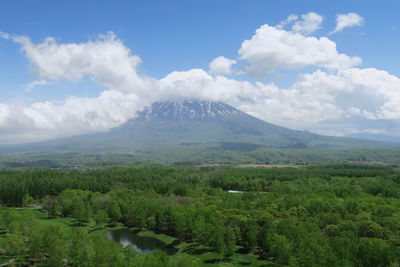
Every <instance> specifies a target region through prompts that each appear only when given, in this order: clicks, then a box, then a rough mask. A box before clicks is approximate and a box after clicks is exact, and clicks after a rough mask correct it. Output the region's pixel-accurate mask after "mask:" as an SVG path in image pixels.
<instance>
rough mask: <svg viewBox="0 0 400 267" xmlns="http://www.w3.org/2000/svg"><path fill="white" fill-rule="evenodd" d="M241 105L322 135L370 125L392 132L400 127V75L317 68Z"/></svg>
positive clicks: (278, 121) (245, 108) (356, 69)
mask: <svg viewBox="0 0 400 267" xmlns="http://www.w3.org/2000/svg"><path fill="white" fill-rule="evenodd" d="M239 107H240V108H241V109H243V110H245V111H247V112H249V113H251V114H253V115H255V116H257V117H259V118H262V119H265V120H267V121H270V122H273V123H276V124H280V125H284V126H287V127H292V128H297V129H308V130H314V131H317V132H320V133H329V134H333V133H335V134H338V135H339V134H344V133H354V132H356V131H363V130H365V129H371V127H372V126H376V127H379V129H380V131H389V132H390V131H391V132H393V131H398V130H399V128H400V127H399V126H400V125H399V124H398V122H399V121H400V78H399V77H396V76H394V75H391V74H389V73H387V72H386V71H382V70H377V69H374V68H368V69H358V68H352V69H346V70H339V71H338V72H337V73H331V74H329V73H326V72H324V71H321V70H317V71H315V72H313V73H311V74H304V75H302V76H300V78H299V79H298V80H297V81H296V82H295V83H294V84H293V85H292V86H291V87H290V88H288V89H280V88H276V89H275V90H269V91H266V90H265V91H263V96H261V97H258V98H256V99H255V102H254V103H243V104H240V106H239ZM394 129H395V130H394Z"/></svg>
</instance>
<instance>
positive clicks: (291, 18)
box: [276, 14, 299, 30]
mask: <svg viewBox="0 0 400 267" xmlns="http://www.w3.org/2000/svg"><path fill="white" fill-rule="evenodd" d="M298 19H299V16H297V15H296V14H291V15H289V16H288V17H287V18H286V19H285V20H283V21H281V22H280V23H279V24H278V25H276V28H277V29H279V30H282V29H283V28H285V26H286V25H288V24H290V23H292V22H293V21H296V20H298Z"/></svg>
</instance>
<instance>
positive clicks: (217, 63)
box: [208, 56, 236, 75]
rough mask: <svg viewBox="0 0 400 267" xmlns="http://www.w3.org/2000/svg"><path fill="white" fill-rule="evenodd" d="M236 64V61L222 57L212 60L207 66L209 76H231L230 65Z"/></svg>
mask: <svg viewBox="0 0 400 267" xmlns="http://www.w3.org/2000/svg"><path fill="white" fill-rule="evenodd" d="M234 64H236V60H232V59H229V58H226V57H223V56H220V57H217V58H214V59H213V60H212V61H211V62H210V64H209V65H208V66H209V71H210V73H211V74H221V75H226V74H232V65H234Z"/></svg>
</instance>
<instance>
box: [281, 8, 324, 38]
mask: <svg viewBox="0 0 400 267" xmlns="http://www.w3.org/2000/svg"><path fill="white" fill-rule="evenodd" d="M288 19H292V20H293V19H294V17H291V16H289V18H288ZM323 21H324V18H323V17H322V16H320V15H319V14H317V13H315V12H310V13H307V14H304V15H301V20H300V21H297V22H296V23H295V24H294V25H293V27H292V30H293V31H294V32H299V33H302V34H305V35H308V34H311V33H313V32H315V31H316V30H318V29H319V28H321V24H322V22H323Z"/></svg>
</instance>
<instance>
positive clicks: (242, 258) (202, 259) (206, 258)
mask: <svg viewBox="0 0 400 267" xmlns="http://www.w3.org/2000/svg"><path fill="white" fill-rule="evenodd" d="M15 210H16V211H17V212H18V213H19V214H21V215H23V216H33V217H35V218H37V219H38V221H39V223H40V224H41V225H43V226H49V225H58V226H59V227H61V228H62V229H63V230H65V231H66V232H67V233H68V232H71V231H72V229H73V228H83V229H87V231H88V233H89V235H104V233H105V232H107V231H110V230H117V229H130V230H136V231H137V230H139V229H138V228H129V227H126V226H124V225H122V224H117V225H110V224H108V225H106V224H104V225H100V226H95V225H94V224H93V225H91V224H88V225H83V226H77V225H76V224H75V220H74V219H72V218H54V219H49V218H47V214H45V213H43V212H41V211H39V210H36V209H22V208H18V209H15ZM138 235H140V236H146V237H152V238H157V239H159V240H161V241H162V242H164V243H165V244H167V245H168V244H172V243H173V242H174V241H177V239H176V238H175V237H172V236H168V235H165V234H158V233H155V232H153V231H149V230H141V231H140V232H139V233H138ZM2 241H3V240H2V238H1V236H0V245H1V242H2ZM110 242H111V241H110ZM175 248H176V249H177V253H176V254H173V255H170V261H171V263H172V264H174V262H177V263H178V262H180V261H182V260H184V262H185V263H186V264H190V265H193V266H269V265H268V263H270V262H268V261H265V260H259V259H258V256H257V255H251V254H240V253H235V254H234V255H233V256H232V257H230V258H229V259H222V258H221V256H219V255H218V254H217V253H215V252H214V251H213V250H212V249H211V248H209V247H206V246H201V245H197V244H195V243H186V242H182V243H178V244H177V245H176V246H175ZM121 249H122V247H121ZM5 260H6V259H3V258H1V257H0V264H1V263H3V262H5Z"/></svg>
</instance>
